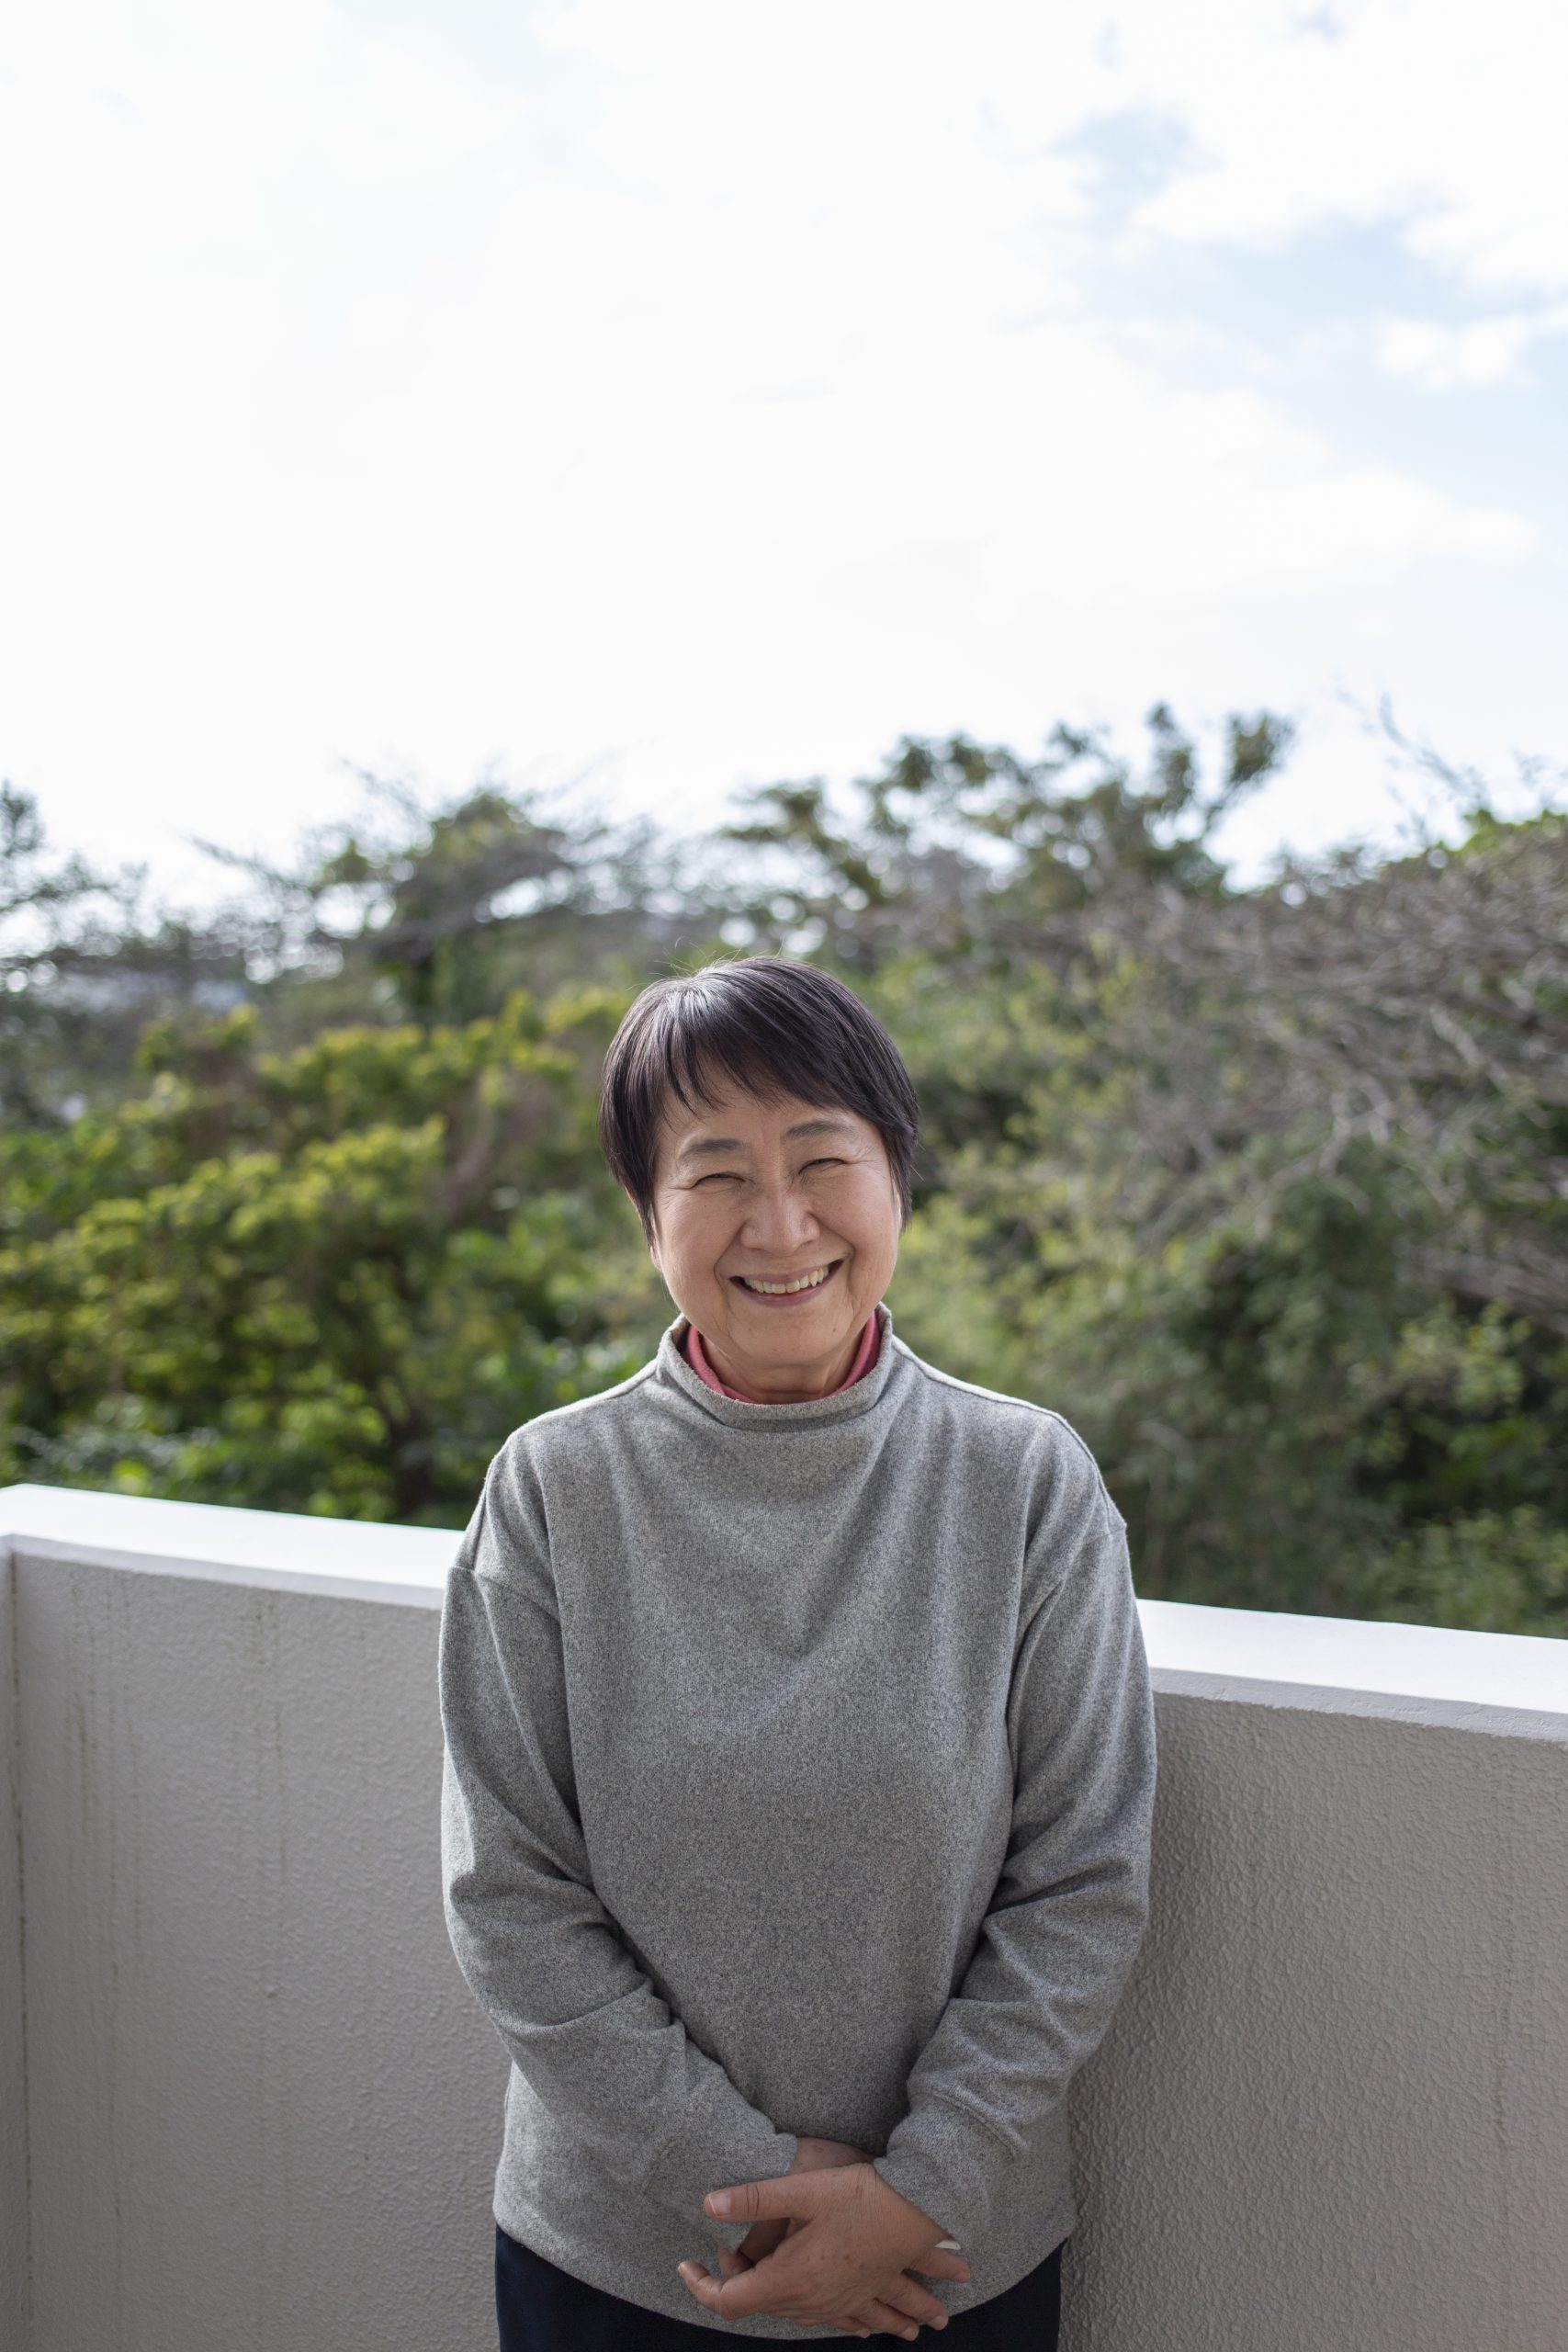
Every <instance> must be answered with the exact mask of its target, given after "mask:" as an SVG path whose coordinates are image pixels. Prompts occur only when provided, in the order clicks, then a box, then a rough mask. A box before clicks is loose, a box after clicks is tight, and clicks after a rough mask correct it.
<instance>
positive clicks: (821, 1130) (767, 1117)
mask: <svg viewBox="0 0 1568 2352" xmlns="http://www.w3.org/2000/svg"><path fill="white" fill-rule="evenodd" d="M711 1091H712V1095H713V1100H712V1101H711V1102H710V1103H693V1104H692V1105H691V1106H690V1107H689V1108H688V1106H687V1105H686V1104H685V1103H682V1101H681V1100H680V1098H679V1096H678V1095H676V1094H675V1093H674V1092H673V1091H671V1092H670V1093H669V1094H667V1095H666V1097H665V1100H664V1102H663V1103H662V1105H661V1106H660V1130H661V1133H662V1135H663V1137H664V1140H665V1142H666V1143H667V1144H668V1145H670V1146H671V1148H672V1149H674V1150H677V1151H678V1150H680V1149H681V1148H682V1146H683V1145H685V1144H688V1143H691V1142H694V1141H703V1142H706V1143H710V1144H713V1145H715V1146H718V1145H722V1144H728V1145H729V1146H730V1147H731V1148H739V1147H741V1146H742V1145H744V1144H745V1143H746V1142H747V1140H748V1139H749V1138H750V1137H752V1136H773V1135H775V1134H779V1133H781V1132H782V1135H783V1137H784V1140H785V1141H788V1140H790V1139H791V1137H792V1136H795V1135H796V1134H797V1133H798V1134H799V1135H803V1136H804V1135H807V1134H811V1135H827V1134H829V1133H831V1132H832V1131H834V1130H835V1129H836V1130H838V1131H839V1132H840V1133H843V1134H847V1135H853V1134H858V1133H859V1131H860V1127H861V1125H862V1122H861V1120H860V1118H859V1117H858V1115H857V1114H856V1113H854V1112H853V1111H851V1110H849V1109H847V1108H846V1107H845V1106H844V1105H843V1104H841V1103H808V1102H807V1101H805V1100H804V1098H803V1097H802V1096H800V1095H798V1094H779V1095H776V1096H764V1095H761V1094H759V1093H758V1092H756V1091H754V1090H753V1089H751V1088H750V1087H739V1086H735V1085H732V1084H727V1085H726V1086H724V1087H723V1088H722V1089H720V1088H719V1087H718V1086H715V1087H713V1089H712V1090H711Z"/></svg>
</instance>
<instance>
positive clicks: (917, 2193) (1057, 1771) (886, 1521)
mask: <svg viewBox="0 0 1568 2352" xmlns="http://www.w3.org/2000/svg"><path fill="white" fill-rule="evenodd" d="M876 1312H877V1318H878V1321H879V1323H880V1325H881V1345H880V1349H879V1351H878V1354H877V1357H876V1360H875V1362H874V1364H873V1366H872V1368H871V1370H870V1371H869V1372H867V1373H866V1374H864V1375H863V1378H862V1379H860V1380H859V1381H857V1382H856V1383H855V1385H853V1386H852V1387H851V1388H847V1389H843V1390H840V1392H839V1393H838V1394H837V1395H835V1396H831V1397H821V1398H817V1399H814V1400H812V1401H810V1402H807V1403H805V1404H798V1405H753V1404H747V1403H740V1402H736V1401H733V1400H732V1399H730V1398H729V1397H723V1396H720V1395H718V1394H717V1393H716V1391H714V1390H713V1389H711V1388H709V1387H707V1386H706V1385H705V1384H704V1382H703V1381H702V1380H700V1379H699V1378H698V1376H697V1374H695V1373H694V1371H693V1370H692V1368H691V1366H690V1365H689V1364H688V1363H686V1362H685V1360H684V1358H683V1356H682V1353H681V1349H680V1340H681V1339H682V1335H683V1333H684V1330H685V1328H686V1327H685V1320H684V1318H683V1317H677V1318H676V1320H675V1321H674V1322H673V1323H672V1324H671V1326H670V1328H669V1329H668V1330H666V1332H665V1333H664V1336H663V1338H662V1340H660V1345H659V1351H658V1354H657V1356H656V1357H655V1358H654V1360H653V1361H652V1363H649V1364H647V1365H645V1366H644V1367H643V1369H642V1370H641V1371H640V1372H637V1373H635V1374H633V1375H632V1377H631V1378H630V1379H629V1380H626V1381H623V1382H622V1383H621V1384H620V1385H619V1386H617V1387H615V1388H611V1389H608V1390H606V1391H605V1393H604V1395H603V1396H599V1397H591V1398H589V1399H587V1400H586V1401H584V1402H583V1403H581V1404H576V1405H567V1406H563V1407H561V1408H558V1410H556V1411H554V1412H548V1413H543V1414H541V1415H540V1416H539V1417H538V1419H536V1420H532V1421H529V1422H527V1423H526V1424H525V1426H524V1427H523V1428H522V1429H519V1430H514V1431H513V1435H512V1436H511V1437H510V1438H508V1439H507V1441H506V1442H505V1444H504V1445H503V1446H502V1449H501V1451H500V1453H498V1454H497V1455H496V1457H495V1459H494V1461H493V1462H492V1463H491V1467H490V1470H489V1473H488V1475H487V1476H486V1479H485V1484H484V1490H483V1493H482V1495H481V1497H480V1498H479V1504H478V1507H477V1509H476V1510H475V1512H474V1516H473V1518H472V1520H471V1521H470V1522H469V1524H468V1531H467V1532H466V1534H465V1535H464V1537H463V1540H462V1544H461V1546H460V1548H459V1550H458V1553H457V1558H456V1560H455V1561H454V1563H453V1566H452V1569H451V1573H450V1576H449V1578H448V1581H447V1587H446V1602H445V1607H444V1610H443V1613H442V1620H441V1645H440V1703H441V1715H442V1724H443V1728H444V1731H445V1735H446V1758H445V1769H444V1774H443V1782H442V1810H441V1831H442V1856H443V1880H444V1895H445V1903H446V1923H447V1928H448V1932H449V1933H450V1936H451V1939H452V1946H453V1950H454V1951H455V1953H456V1955H457V1962H458V1965H459V1967H460V1968H461V1970H462V1973H463V1975H464V1977H465V1978H466V1979H467V1982H468V1985H469V1987H470V1989H471V1990H472V1992H473V1994H474V1996H475V1997H476V1999H477V2000H478V2001H479V2004H480V2005H481V2007H483V2008H484V2010H485V2012H486V2014H487V2015H488V2016H489V2018H490V2019H491V2023H492V2025H493V2026H494V2027H495V2030H496V2031H497V2033H498V2034H499V2035H500V2038H501V2040H502V2043H503V2045H504V2047H505V2049H506V2051H507V2052H508V2054H509V2056H510V2058H511V2060H512V2070H511V2075H510V2077H509V2079H508V2083H507V2088H506V2099H505V2113H504V2121H503V2131H502V2152H501V2158H500V2163H499V2165H498V2168H497V2171H496V2176H495V2194H494V2218H495V2220H496V2221H497V2222H499V2223H500V2225H501V2227H502V2229H503V2230H505V2231H506V2232H507V2233H508V2234H509V2235H510V2236H513V2237H514V2238H517V2239H520V2240H521V2241H522V2242H523V2243H524V2244H525V2245H529V2246H532V2247H533V2248H534V2249H535V2250H536V2252H537V2253H539V2254H542V2255H544V2256H546V2257H547V2259H548V2260H549V2261H551V2262H554V2263H556V2264H558V2266H559V2267H561V2268H562V2269H565V2270H568V2271H570V2272H571V2273H572V2274H573V2275H574V2276H575V2277H577V2278H583V2279H587V2280H588V2281H589V2282H590V2283H591V2284H592V2285H593V2286H596V2287H601V2288H604V2289H605V2290H608V2291H609V2292H610V2293H611V2294H615V2295H619V2296H622V2297H624V2298H626V2301H630V2302H634V2303H639V2304H642V2305H643V2306H645V2307H646V2308H647V2309H649V2310H650V2311H658V2312H667V2313H669V2314H670V2316H671V2317H672V2318H675V2319H681V2320H685V2321H687V2322H689V2323H690V2324H693V2325H695V2326H698V2327H702V2326H709V2327H715V2328H725V2329H728V2331H729V2332H730V2333H731V2334H733V2335H758V2336H771V2337H773V2338H774V2339H775V2340H798V2339H801V2338H805V2337H812V2338H817V2337H820V2336H822V2335H824V2334H826V2333H830V2334H833V2335H840V2334H846V2333H847V2332H846V2331H842V2330H839V2329H834V2330H831V2331H824V2330H822V2329H819V2328H809V2329H808V2328H804V2327H800V2326H797V2325H795V2324H794V2323H793V2322H791V2321H789V2320H787V2319H784V2318H782V2317H780V2316H779V2315H778V2314H777V2313H759V2314H758V2315H757V2316H755V2317H754V2318H751V2319H748V2320H739V2321H735V2320H722V2319H719V2318H717V2317H716V2316H715V2315H713V2314H712V2313H710V2312H705V2310H704V2308H703V2306H702V2305H701V2304H700V2303H698V2302H697V2301H695V2300H694V2298H693V2297H692V2296H691V2295H689V2294H688V2293H687V2291H686V2289H685V2288H684V2287H683V2286H682V2282H681V2280H680V2279H679V2278H677V2277H676V2275H675V2267H676V2265H677V2263H678V2262H680V2261H681V2260H682V2259H683V2258H684V2257H685V2256H694V2257H695V2258H696V2259H697V2260H698V2261H700V2262H702V2263H703V2265H704V2266H705V2267H706V2268H708V2269H710V2270H716V2268H717V2260H716V2249H717V2247H718V2245H721V2244H722V2245H731V2246H733V2245H739V2242H740V2240H741V2239H742V2238H743V2237H744V2235H745V2234H746V2224H745V2223H743V2222H716V2221H713V2220H711V2219H710V2218H709V2217H708V2215H707V2214H705V2212H704V2211H703V2199H704V2196H705V2194H706V2192H707V2191H708V2190H709V2189H710V2188H723V2187H726V2186H728V2185H730V2184H733V2183H736V2182H739V2181H746V2180H761V2179H767V2178H771V2177H773V2176H775V2175H777V2174H781V2173H785V2172H787V2171H788V2170H789V2167H790V2165H791V2162H792V2161H793V2159H794V2156H795V2144H796V2139H795V2135H796V2134H797V2133H798V2134H803V2135H805V2134H812V2135H818V2136H822V2137H826V2138H829V2139H834V2140H848V2141H852V2142H853V2143H855V2144H857V2145H858V2146H861V2147H863V2148H865V2149H867V2150H869V2151H870V2152H871V2153H872V2154H874V2157H875V2162H876V2169H877V2171H878V2172H880V2173H881V2174H882V2175H883V2177H884V2178H885V2179H886V2180H888V2181H889V2182H891V2184H892V2186H893V2187H894V2188H896V2189H897V2190H898V2191H899V2192H900V2194H901V2195H903V2196H905V2197H907V2198H908V2199H909V2200H910V2201H911V2203H913V2204H915V2205H918V2206H919V2208H920V2210H921V2211H923V2212H925V2213H927V2214H929V2215H930V2216H931V2219H932V2221H934V2222H940V2223H941V2225H942V2230H943V2232H944V2233H946V2234H948V2235H950V2236H952V2237H954V2238H956V2239H958V2240H959V2242H960V2243H961V2245H962V2246H963V2248H964V2256H965V2258H966V2260H967V2261H968V2263H969V2265H970V2270H971V2278H970V2280H969V2282H968V2284H966V2285H963V2286H960V2285H953V2284H949V2283H946V2282H937V2283H935V2284H934V2285H933V2287H932V2291H933V2292H934V2293H935V2294H936V2296H937V2297H938V2299H939V2300H940V2301H942V2303H943V2304H945V2306H946V2308H947V2309H948V2310H949V2311H950V2312H962V2311H966V2310H968V2309H969V2308H970V2306H971V2305H973V2304H976V2303H979V2302H984V2301H987V2300H988V2299H989V2298H990V2297H991V2296H993V2295H998V2294H1000V2293H1001V2292H1002V2291H1003V2290H1004V2289H1006V2288H1008V2287H1010V2286H1011V2285H1012V2284H1013V2282H1014V2280H1016V2279H1018V2278H1021V2277H1022V2276H1023V2274H1024V2273H1025V2272H1026V2271H1027V2270H1029V2269H1031V2268H1032V2267H1033V2266H1034V2265H1035V2264H1036V2263H1038V2262H1041V2261H1043V2259H1044V2257H1045V2256H1046V2255H1048V2254H1049V2253H1050V2252H1051V2250H1052V2248H1053V2247H1054V2246H1055V2245H1057V2244H1058V2243H1059V2242H1060V2240H1061V2239H1062V2238H1063V2237H1065V2236H1066V2234H1067V2233H1068V2232H1069V2231H1070V2230H1071V2229H1072V2227H1073V2225H1074V2222H1075V2221H1076V2219H1077V2213H1076V2209H1075V2206H1074V2201H1073V2190H1072V2182H1071V2177H1070V2149H1069V2143H1068V2131H1067V2118H1066V2103H1065V2100H1066V2088H1067V2085H1068V2081H1069V2079H1070V2077H1071V2076H1072V2075H1073V2073H1074V2071H1075V2069H1076V2068H1077V2066H1079V2065H1080V2064H1082V2062H1083V2060H1084V2059H1085V2058H1086V2057H1088V2055H1089V2052H1091V2051H1092V2050H1093V2049H1094V2047H1095V2045H1096V2043H1097V2042H1098V2041H1100V2036H1101V2034H1102V2033H1103V2032H1104V2030H1105V2027H1106V2024H1107V2022H1108V2021H1109V2018H1110V2017H1111V2011H1112V2009H1113V2007H1115V2004H1116V2000H1117V1997H1118V1996H1119V1994H1120V1992H1121V1990H1122V1985H1123V1982H1124V1980H1125V1978H1126V1975H1127V1973H1128V1970H1129V1968H1130V1967H1131V1964H1132V1962H1133V1959H1134V1954H1135V1952H1136V1951H1137V1948H1138V1944H1139V1941H1140V1939H1141V1938H1142V1935H1143V1931H1144V1927H1145V1918H1146V1915H1147V1902H1148V1847H1149V1826H1150V1816H1151V1813H1152V1808H1153V1800H1154V1785H1155V1736H1154V1711H1153V1705H1152V1702H1151V1698H1150V1691H1149V1680H1148V1671H1147V1667H1146V1663H1145V1654H1144V1644H1143V1635H1142V1629H1141V1626H1140V1623H1139V1620H1138V1613H1137V1607H1136V1603H1135V1601H1134V1596H1133V1585H1132V1577H1131V1574H1130V1571H1129V1567H1128V1560H1127V1545H1126V1532H1125V1523H1124V1521H1122V1516H1121V1513H1120V1512H1119V1511H1118V1510H1117V1509H1116V1507H1115V1505H1114V1504H1113V1503H1112V1502H1111V1498H1110V1496H1109V1495H1108V1493H1107V1491H1106V1488H1105V1486H1104V1482H1103V1481H1102V1479H1101V1477H1100V1472H1099V1470H1098V1468H1097V1467H1096V1464H1095V1462H1094V1459H1093V1457H1092V1455H1091V1454H1090V1453H1089V1449H1088V1447H1087V1446H1086V1445H1085V1444H1084V1442H1083V1441H1082V1439H1081V1438H1079V1437H1078V1436H1077V1433H1076V1431H1075V1430H1073V1429H1071V1428H1070V1427H1069V1425H1068V1424H1067V1422H1066V1421H1065V1420H1064V1419H1062V1417H1061V1416H1060V1414H1058V1413H1055V1412H1051V1411H1048V1410H1047V1409H1046V1408H1043V1407H1042V1406H1038V1405H1030V1404H1025V1403H1024V1402H1022V1401H1021V1399H1020V1398H1018V1397H1004V1396H1000V1395H998V1394H997V1393H996V1392H995V1391H993V1390H991V1389H987V1388H981V1387H977V1386H975V1385H972V1384H970V1383H968V1382H965V1381H962V1380H954V1379H953V1378H951V1377H949V1375H948V1374H945V1373H942V1372H938V1371H936V1370H935V1369H934V1368H933V1367H932V1366H931V1364H929V1363H924V1362H923V1361H922V1360H921V1358H920V1357H919V1356H917V1355H916V1354H915V1353H914V1351H912V1350H911V1349H910V1348H908V1347H907V1346H906V1345H905V1343H904V1342H903V1340H898V1339H896V1338H895V1337H894V1333H893V1324H892V1317H891V1316H890V1314H889V1313H888V1310H887V1308H886V1306H879V1307H878V1308H877V1310H876Z"/></svg>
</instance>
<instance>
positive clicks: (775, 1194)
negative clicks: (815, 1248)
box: [746, 1184, 818, 1250]
mask: <svg viewBox="0 0 1568 2352" xmlns="http://www.w3.org/2000/svg"><path fill="white" fill-rule="evenodd" d="M817 1229H818V1227H817V1219H816V1217H815V1216H814V1215H813V1213H812V1210H811V1206H810V1204H809V1203H808V1202H806V1201H803V1200H801V1199H800V1198H799V1197H798V1195H797V1194H795V1193H793V1192H791V1190H790V1188H789V1187H788V1185H785V1184H781V1185H780V1186H778V1187H777V1189H776V1190H772V1189H770V1190H764V1191H761V1192H758V1193H753V1195H752V1199H751V1205H750V1215H749V1216H748V1217H747V1219H746V1239H747V1240H748V1241H749V1242H750V1244H751V1246H752V1248H753V1249H763V1250H790V1249H795V1248H798V1247H799V1245H800V1243H801V1242H803V1241H808V1240H810V1238H812V1236H813V1235H814V1234H815V1233H816V1232H817Z"/></svg>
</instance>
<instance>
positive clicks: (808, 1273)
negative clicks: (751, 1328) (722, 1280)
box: [729, 1258, 843, 1298]
mask: <svg viewBox="0 0 1568 2352" xmlns="http://www.w3.org/2000/svg"><path fill="white" fill-rule="evenodd" d="M842 1264H843V1260H842V1259H841V1258H830V1259H829V1261H828V1263H827V1264H826V1265H825V1266H808V1267H807V1268H806V1270H805V1272H802V1273H798V1274H784V1275H783V1276H781V1277H780V1278H779V1279H778V1280H776V1281H763V1280H762V1279H761V1277H759V1276H755V1275H753V1276H751V1277H748V1276H747V1275H745V1274H731V1275H730V1277H729V1279H730V1281H731V1282H732V1283H734V1284H735V1285H736V1287H737V1289H739V1290H743V1291H745V1292H746V1294H747V1295H748V1296H749V1297H750V1298H809V1297H810V1295H811V1294H812V1293H813V1291H818V1290H821V1289H822V1288H823V1287H824V1285H825V1284H826V1283H828V1282H829V1280H830V1278H831V1277H832V1275H833V1274H834V1273H835V1272H837V1271H838V1269H839V1267H840V1266H841V1265H842Z"/></svg>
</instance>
